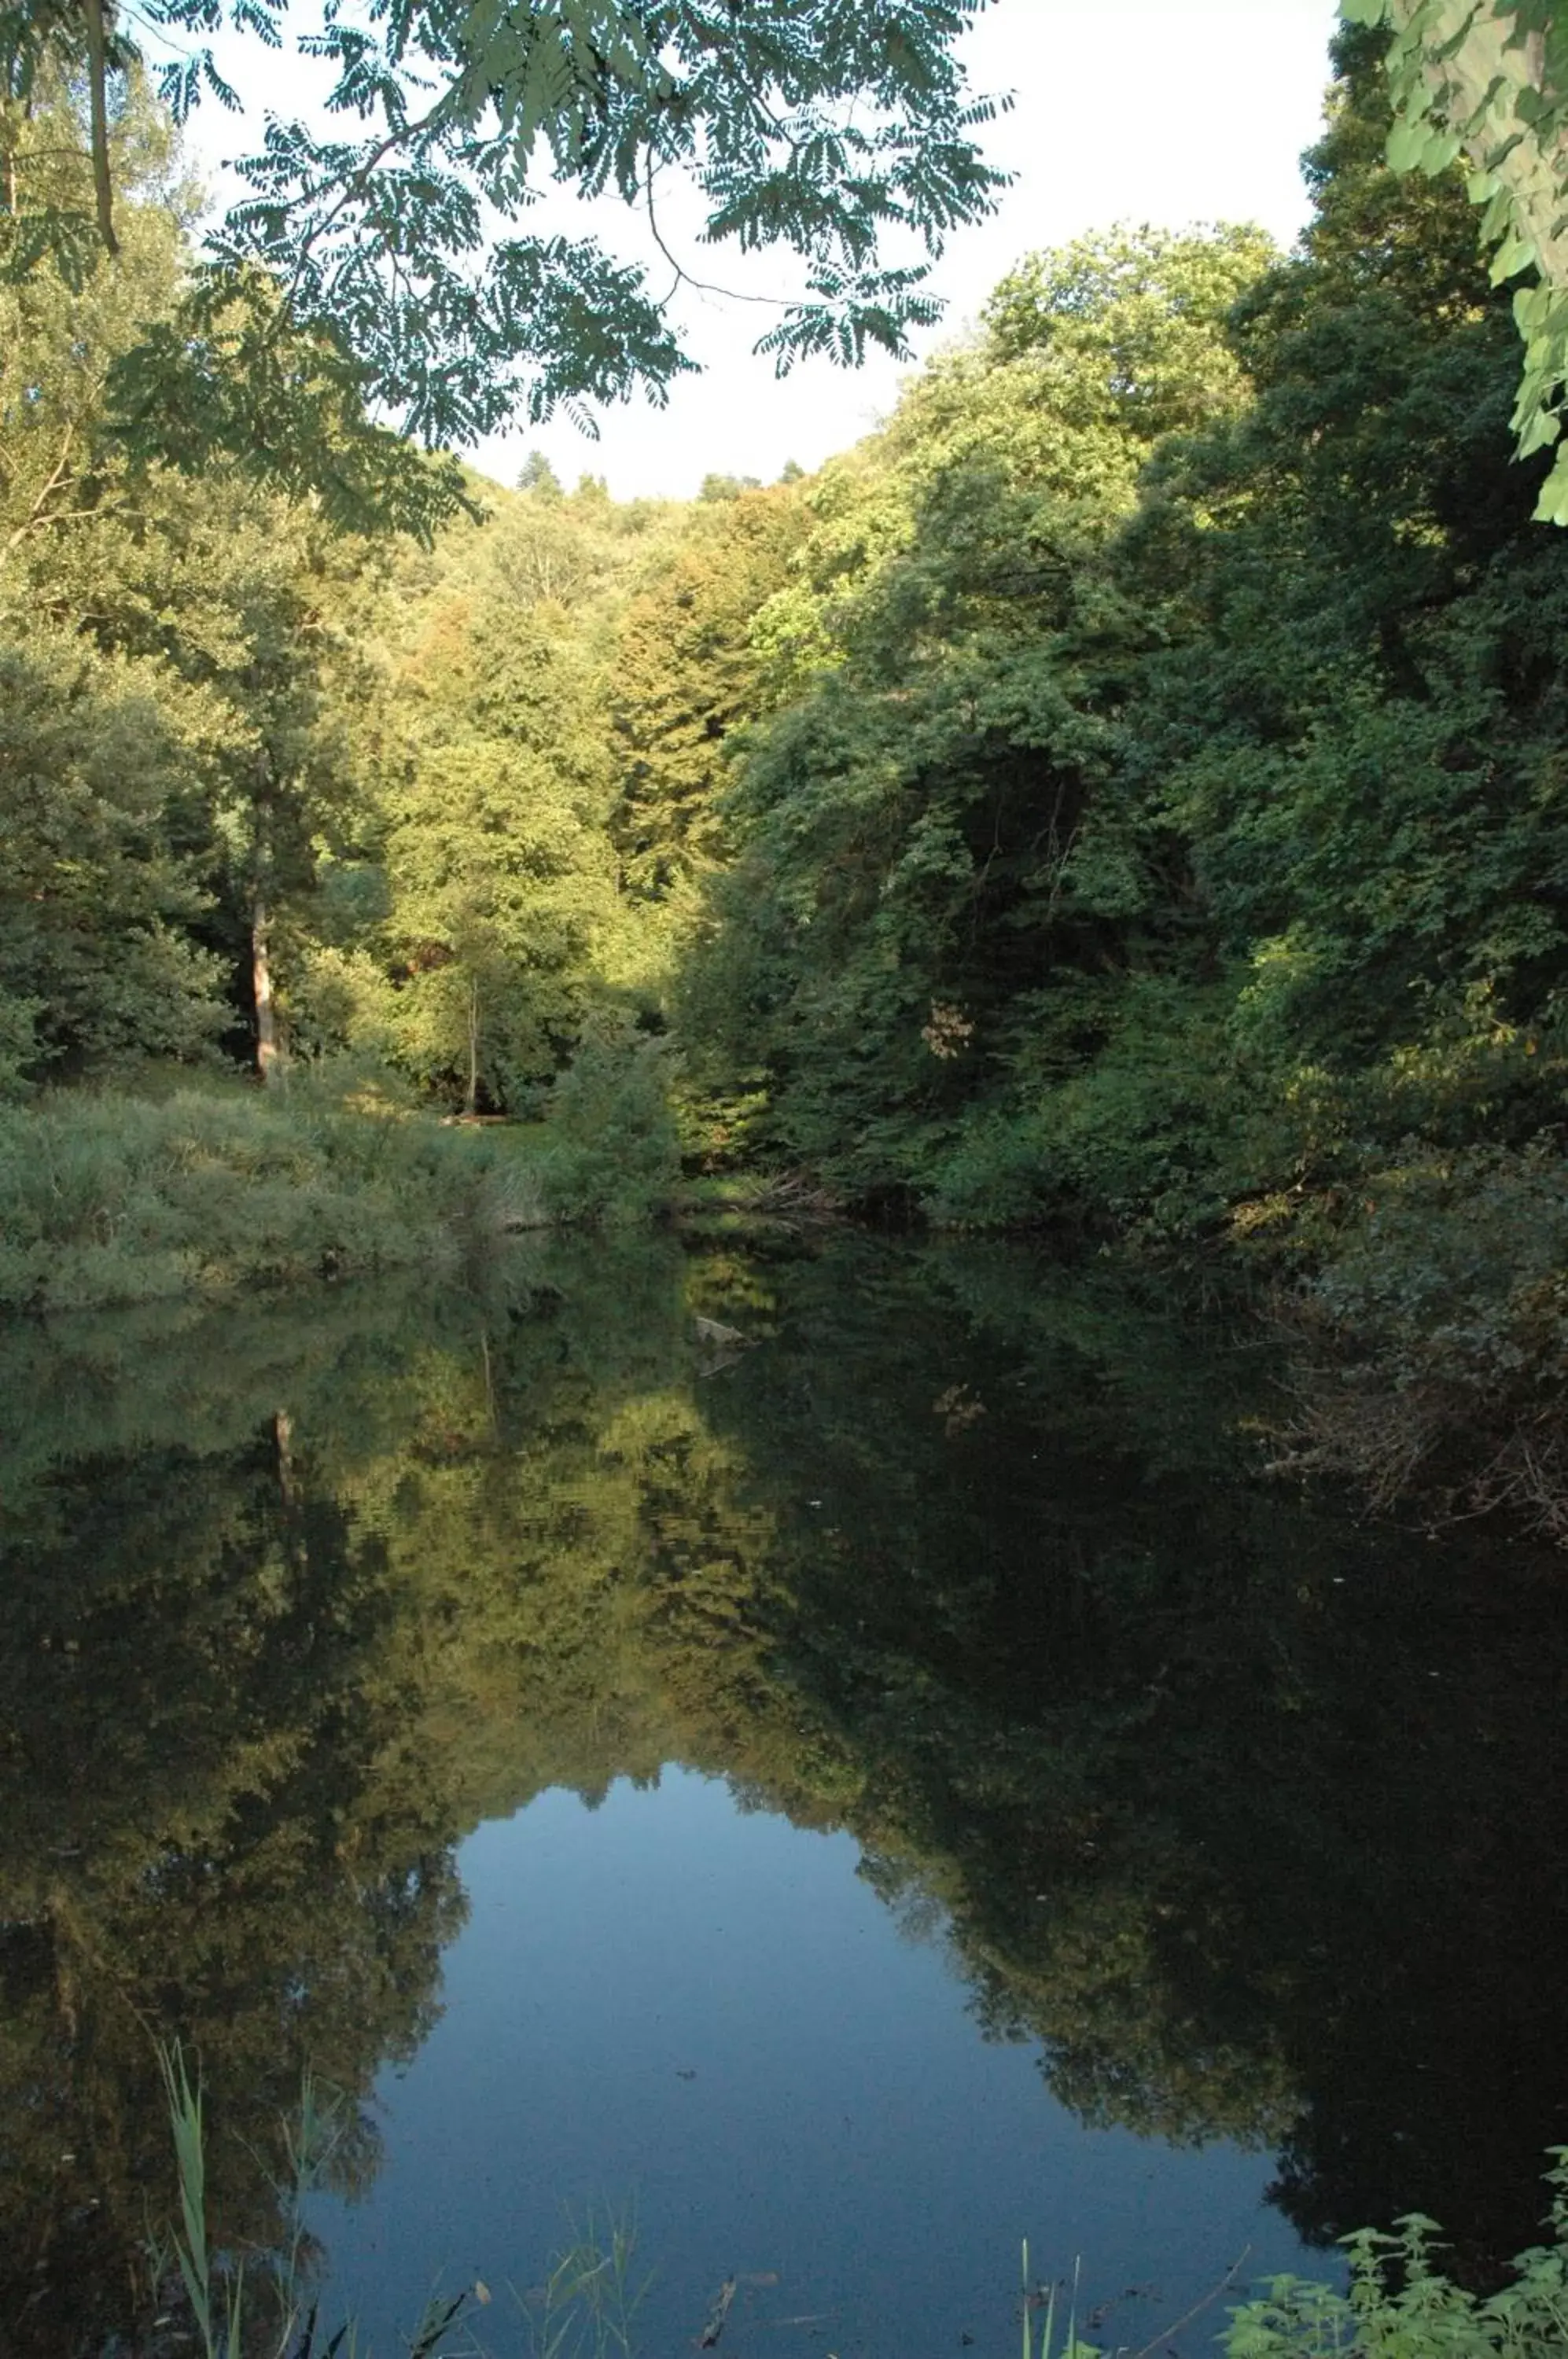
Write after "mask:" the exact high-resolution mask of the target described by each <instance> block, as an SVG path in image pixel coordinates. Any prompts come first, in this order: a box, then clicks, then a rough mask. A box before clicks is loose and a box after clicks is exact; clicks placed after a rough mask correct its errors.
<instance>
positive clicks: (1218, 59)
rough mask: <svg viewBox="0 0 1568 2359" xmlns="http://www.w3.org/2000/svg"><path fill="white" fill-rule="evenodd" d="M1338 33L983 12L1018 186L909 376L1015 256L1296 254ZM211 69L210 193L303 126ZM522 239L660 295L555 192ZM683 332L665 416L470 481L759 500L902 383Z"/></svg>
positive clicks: (607, 425)
mask: <svg viewBox="0 0 1568 2359" xmlns="http://www.w3.org/2000/svg"><path fill="white" fill-rule="evenodd" d="M1335 13H1336V11H1335V5H1334V0H996V5H994V6H992V7H989V8H987V9H986V10H985V13H984V14H983V15H982V16H980V18H979V19H978V21H977V23H976V24H975V27H974V28H973V29H972V30H971V32H970V34H969V35H968V37H967V40H966V43H965V55H966V57H967V58H968V60H969V62H970V67H971V77H972V81H973V83H974V85H975V88H976V89H978V90H981V91H1002V90H1011V91H1013V92H1015V94H1016V98H1017V104H1016V107H1015V109H1014V111H1013V113H1012V114H1008V115H1006V116H1004V117H1003V118H1002V119H1001V120H1000V121H998V122H996V123H995V124H993V125H990V126H989V127H988V128H987V129H986V130H985V134H984V145H985V151H986V153H987V155H988V156H990V157H991V158H992V160H993V161H994V162H996V163H997V164H998V165H1000V166H1002V167H1003V168H1006V169H1007V170H1009V171H1011V172H1012V173H1014V175H1015V176H1016V177H1015V182H1014V185H1013V187H1012V188H1011V189H1010V190H1008V191H1007V195H1006V197H1005V199H1004V201H1003V202H1002V204H1001V206H1000V208H999V210H998V212H996V214H995V215H994V216H993V217H992V218H991V219H990V220H988V221H985V222H983V223H978V224H976V225H975V227H973V228H971V229H967V230H964V231H963V232H961V233H960V234H958V235H957V236H956V237H955V238H954V239H953V243H952V245H951V246H950V247H949V250H948V253H947V255H946V256H945V258H944V260H943V261H942V264H941V265H940V266H939V269H938V272H937V276H936V279H935V282H934V284H935V288H936V291H937V292H938V293H939V294H940V295H942V297H944V298H945V299H946V300H947V302H948V305H949V310H948V314H947V318H946V321H945V322H944V324H943V326H942V328H941V329H939V330H935V331H931V332H926V333H925V334H923V335H922V336H921V337H920V339H919V356H920V357H922V358H923V357H924V356H925V354H926V353H929V352H930V351H931V348H932V347H933V345H935V344H938V343H940V342H942V339H943V337H945V336H951V335H952V333H953V331H954V329H955V328H958V327H961V326H962V325H963V324H964V322H965V321H967V320H969V319H971V318H972V317H973V316H974V314H975V311H976V310H977V309H978V308H979V306H980V304H981V303H982V302H983V301H984V299H985V296H986V295H987V294H988V293H989V291H990V289H991V288H992V287H993V286H994V285H995V284H996V280H997V279H998V278H999V277H1001V276H1002V275H1003V273H1004V272H1005V271H1007V270H1008V269H1009V268H1011V266H1013V264H1014V263H1015V262H1016V261H1017V260H1018V256H1019V255H1022V254H1025V253H1028V252H1029V251H1030V250H1032V249H1033V248H1036V247H1039V246H1042V245H1060V244H1062V243H1064V242H1065V241H1066V240H1068V239H1070V238H1073V237H1077V236H1080V235H1082V234H1083V232H1084V231H1085V230H1089V229H1096V228H1105V226H1106V225H1107V224H1109V223H1112V222H1116V221H1132V222H1145V221H1147V222H1157V223H1164V224H1167V225H1169V226H1171V227H1182V226H1185V225H1186V224H1187V223H1191V222H1194V221H1220V220H1224V221H1258V222H1260V223H1262V224H1263V225H1264V227H1265V228H1267V229H1269V231H1271V232H1272V234H1274V235H1275V236H1276V237H1277V238H1279V240H1281V242H1288V241H1289V240H1290V238H1292V237H1293V236H1294V235H1295V234H1296V231H1297V230H1298V229H1299V228H1300V226H1301V222H1302V221H1303V219H1304V218H1305V213H1306V200H1305V196H1304V193H1303V190H1302V186H1301V174H1300V171H1299V169H1298V165H1297V158H1299V156H1300V154H1301V150H1302V148H1303V147H1307V146H1308V145H1309V143H1310V142H1311V141H1312V139H1314V138H1315V137H1316V136H1317V131H1318V124H1319V115H1320V107H1321V100H1322V92H1323V84H1324V82H1326V80H1327V76H1328V66H1327V51H1328V39H1329V34H1330V31H1331V29H1332V27H1333V24H1334V17H1335ZM311 14H312V10H311V6H310V0H297V5H296V7H295V9H294V12H293V19H294V21H295V22H297V23H298V24H299V25H300V26H301V27H303V26H304V24H305V23H306V22H307V21H308V20H309V19H310V16H311ZM217 48H218V51H219V55H220V57H221V59H222V61H223V70H224V71H225V72H226V73H228V74H229V76H230V78H231V79H232V81H233V82H234V85H235V87H236V89H237V90H238V91H239V92H240V93H241V95H242V96H243V97H244V98H245V101H246V103H247V106H248V109H249V120H248V121H245V122H243V123H242V122H237V121H236V119H235V118H234V116H232V115H229V114H224V113H223V110H222V109H221V108H220V107H218V106H217V105H216V103H205V104H203V106H202V107H201V110H200V111H199V113H198V114H197V116H196V118H195V120H194V122H193V124H192V127H191V149H192V152H193V154H194V156H195V157H196V158H197V160H198V161H199V163H200V164H201V167H202V168H203V170H204V171H205V172H206V173H207V174H209V175H212V174H214V173H215V172H216V170H217V168H218V167H219V165H220V164H221V163H222V161H223V158H225V157H226V156H233V155H235V154H240V153H244V152H245V151H246V150H247V149H251V148H254V147H256V146H258V145H259V139H258V137H257V136H256V133H257V130H258V128H259V119H260V118H261V117H262V116H263V115H264V114H266V113H267V111H268V110H270V111H272V112H275V113H278V114H286V115H292V114H297V113H299V111H300V109H301V107H302V105H304V104H305V103H306V97H307V94H308V92H309V91H310V75H311V72H312V69H310V68H309V67H302V66H301V64H300V61H299V59H298V58H296V57H295V56H294V55H293V54H292V53H291V51H285V52H283V53H273V52H270V51H268V50H267V49H264V48H263V47H262V46H261V44H260V43H259V42H257V41H256V40H254V39H251V40H247V41H244V42H238V41H236V40H235V39H234V38H225V39H223V40H222V41H220V42H219V43H218V44H217ZM348 127H349V129H350V131H351V133H352V130H353V128H354V126H353V125H352V124H351V125H349V126H348ZM339 136H342V126H340V130H339ZM233 193H234V191H233V190H231V192H230V201H232V196H233ZM659 204H660V222H661V225H662V227H663V229H664V232H665V234H666V236H667V238H668V241H669V243H670V245H671V247H672V248H673V250H674V251H675V252H676V253H677V254H678V255H679V256H680V258H681V261H682V263H683V264H684V265H685V266H687V267H688V268H689V270H690V271H691V274H692V275H693V276H694V277H700V278H704V279H711V280H715V281H717V282H719V283H721V284H722V285H724V286H725V287H726V288H736V289H739V290H743V291H745V292H746V294H748V295H750V296H752V297H756V296H758V295H762V296H768V295H778V294H779V293H783V292H788V291H789V288H791V287H792V285H793V284H794V281H793V279H792V278H791V277H790V274H789V269H788V267H787V266H785V265H784V264H783V263H782V262H781V261H779V259H778V258H777V257H767V256H758V257H746V256H742V255H737V254H735V253H734V252H733V250H732V249H730V248H728V247H724V248H721V249H718V250H713V249H708V248H704V247H703V246H702V245H700V244H699V243H698V230H699V228H700V220H699V217H698V215H697V213H696V212H695V210H694V209H693V208H692V207H691V205H689V204H685V203H683V202H682V201H681V192H680V190H678V189H676V188H671V189H670V190H669V191H668V193H667V194H666V195H665V196H664V197H662V198H661V199H660V201H659ZM527 225H528V229H529V230H530V231H538V232H539V233H541V234H566V235H583V234H593V235H595V236H598V237H599V238H600V239H601V240H602V241H603V242H604V244H605V245H608V246H610V247H611V248H612V250H613V251H615V253H617V254H620V255H625V256H626V258H627V259H632V260H638V261H645V262H646V263H647V264H648V274H649V281H650V284H652V285H653V286H655V287H656V288H659V290H661V291H662V289H663V288H665V287H666V286H667V285H668V284H669V279H670V272H669V268H668V266H667V265H666V264H665V263H664V262H663V261H662V260H661V259H660V258H659V255H658V254H657V251H656V249H655V247H654V245H653V244H652V241H651V239H650V238H649V236H648V233H647V230H646V228H645V226H644V225H643V224H642V223H640V221H637V220H634V219H633V218H632V217H631V216H630V215H629V214H628V213H627V212H626V209H625V208H624V207H623V206H621V205H620V204H619V203H617V202H615V201H610V200H605V201H602V202H600V203H599V204H597V205H593V206H583V205H582V204H580V203H579V202H578V201H576V200H575V199H572V198H569V197H564V196H561V195H560V194H558V193H555V192H551V193H550V194H549V195H548V196H547V197H546V199H545V201H543V202H542V203H540V204H539V206H538V207H537V208H536V209H535V210H534V211H532V212H530V213H529V215H528V224H527ZM675 317H676V320H677V323H678V326H679V328H680V330H681V334H682V336H683V338H684V339H685V340H686V342H687V343H688V347H689V349H690V351H691V353H692V356H693V357H694V358H695V359H697V360H699V361H700V362H701V363H702V367H703V370H704V375H702V376H701V377H697V378H689V379H687V380H685V381H684V382H683V383H681V384H679V385H678V386H676V388H675V390H674V392H673V394H672V395H671V398H670V407H669V408H668V409H666V410H657V409H653V408H649V407H648V406H646V405H645V404H643V403H642V402H640V401H639V402H637V403H635V404H634V405H633V406H632V407H631V408H626V409H618V410H615V411H614V412H612V413H610V414H609V415H608V416H607V417H606V418H605V419H604V436H603V440H601V441H600V442H598V443H596V444H595V443H593V442H591V441H587V440H584V438H583V435H582V434H581V433H580V432H579V431H578V430H577V429H576V428H575V427H573V426H572V424H571V423H570V422H569V421H568V420H567V419H564V418H562V419H560V420H559V421H558V422H556V423H554V424H552V425H551V426H549V427H546V428H543V429H539V428H526V429H521V430H520V431H518V432H517V433H515V434H512V435H510V436H496V437H495V438H493V439H492V440H490V441H488V442H487V443H485V445H484V446H483V448H482V449H481V450H480V451H479V452H478V454H477V456H478V460H479V463H480V464H481V465H482V466H483V467H484V468H485V470H486V471H487V472H488V473H491V474H492V475H494V476H495V478H496V479H497V480H498V481H500V482H504V483H510V482H512V481H513V480H514V479H515V478H516V475H517V469H518V466H519V465H520V463H521V461H522V458H523V456H524V453H525V452H526V451H528V449H529V448H530V447H535V446H537V447H539V448H540V449H542V450H544V451H546V452H547V453H548V454H549V456H550V460H551V462H552V463H553V464H554V466H555V467H556V469H557V471H558V472H559V473H560V474H561V476H562V478H563V479H564V480H565V481H566V482H567V483H573V482H575V481H576V479H577V477H578V475H579V474H580V473H583V470H584V469H588V470H590V471H592V472H593V473H596V474H597V473H603V474H604V475H606V476H607V478H608V481H609V484H610V488H611V490H612V491H613V492H614V493H615V495H616V496H617V497H618V498H623V499H626V498H631V497H634V496H636V495H642V494H653V495H674V496H678V497H686V496H689V495H691V493H693V492H695V490H696V489H697V486H698V484H699V483H700V482H701V480H702V476H703V475H704V474H707V473H710V472H714V473H730V474H752V475H757V476H759V477H761V478H762V479H763V480H764V481H771V480H772V479H773V478H774V477H775V476H776V475H777V474H778V473H779V469H780V468H781V467H782V466H783V464H784V462H786V460H788V459H791V458H793V459H795V460H797V461H798V462H800V464H801V465H802V466H805V467H815V466H817V465H819V464H820V463H821V462H822V460H823V459H824V458H826V457H827V456H828V455H829V454H830V453H831V452H833V451H842V450H844V449H845V448H846V447H847V446H848V445H849V444H850V443H852V442H855V441H856V440H858V439H859V438H860V436H861V435H863V434H865V433H866V431H867V430H868V429H869V428H870V426H871V425H872V424H873V423H874V421H875V419H876V418H877V416H878V415H881V414H884V413H886V411H887V409H888V408H891V406H892V402H893V399H894V396H895V393H896V391H897V386H898V377H899V375H900V373H901V372H900V369H899V366H898V364H896V363H894V362H892V361H889V360H886V359H873V360H871V361H869V362H868V363H867V364H866V367H865V368H864V369H863V370H861V371H859V372H857V373H855V374H851V375H845V374H844V371H842V370H839V369H835V368H833V366H831V365H830V364H828V363H826V362H813V363H811V364H809V365H808V366H806V367H805V368H804V369H802V370H800V371H799V372H797V373H796V374H795V375H792V376H790V377H789V378H788V379H786V380H785V381H783V382H782V383H780V382H779V381H777V380H776V379H775V378H774V377H773V375H772V373H771V364H770V363H769V362H768V361H766V360H757V359H755V358H753V356H752V351H751V348H752V346H753V344H754V343H755V342H756V341H757V337H758V336H759V335H760V334H761V333H763V332H764V331H765V330H766V328H767V327H768V325H769V324H770V323H771V320H772V317H773V314H772V313H771V312H769V311H768V310H763V309H759V308H757V304H756V303H755V302H735V301H727V302H726V301H724V300H721V299H717V298H714V297H713V296H707V295H700V294H695V293H691V292H686V293H683V294H682V296H681V299H680V302H679V303H678V305H677V307H676V313H675Z"/></svg>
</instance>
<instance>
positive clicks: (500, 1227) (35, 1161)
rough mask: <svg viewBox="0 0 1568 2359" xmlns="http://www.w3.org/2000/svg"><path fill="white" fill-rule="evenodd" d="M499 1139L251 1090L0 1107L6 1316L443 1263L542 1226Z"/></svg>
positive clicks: (0, 1271) (528, 1189) (522, 1170)
mask: <svg viewBox="0 0 1568 2359" xmlns="http://www.w3.org/2000/svg"><path fill="white" fill-rule="evenodd" d="M531 1169H532V1167H531V1164H530V1161H529V1158H528V1156H527V1155H526V1154H525V1153H519V1152H518V1151H517V1148H516V1147H514V1146H513V1144H512V1143H511V1142H510V1141H508V1140H506V1138H505V1136H504V1135H503V1134H496V1133H494V1132H490V1131H484V1130H482V1131H470V1130H465V1129H463V1128H461V1127H457V1126H451V1125H443V1124H441V1123H440V1122H437V1121H435V1120H434V1119H432V1118H430V1116H426V1115H419V1114H408V1113H406V1112H403V1111H400V1110H395V1109H390V1108H385V1107H377V1106H375V1105H374V1104H370V1105H357V1106H356V1105H354V1104H353V1103H334V1102H332V1100H330V1099H325V1100H322V1101H320V1102H312V1100H311V1099H310V1097H309V1096H308V1095H307V1094H305V1093H299V1092H291V1093H289V1096H288V1097H287V1098H286V1099H277V1100H275V1099H272V1098H269V1097H267V1096H264V1095H263V1094H262V1093H261V1092H259V1091H258V1090H256V1089H249V1090H222V1091H215V1090H211V1089H207V1090H185V1091H180V1092H177V1093H174V1094H172V1095H170V1096H168V1097H165V1098H160V1099H155V1100H143V1099H136V1098H125V1097H115V1096H108V1095H99V1094H96V1093H86V1092H80V1093H64V1092H62V1093H59V1094H57V1095H54V1096H51V1097H48V1098H44V1099H41V1100H39V1101H37V1102H36V1103H32V1104H28V1105H21V1106H4V1107H0V1310H27V1311H54V1310H82V1309H87V1308H91V1307H95V1306H100V1305H107V1304H112V1303H127V1302H144V1301H152V1300H157V1299H163V1298H168V1297H170V1296H178V1295H187V1294H195V1295H201V1294H205V1295H212V1296H223V1295H232V1294H235V1293H241V1292H247V1291H250V1290H252V1289H256V1288H266V1287H274V1286H294V1285H299V1284H301V1283H305V1282H310V1281H317V1280H321V1279H330V1278H343V1277H358V1276H364V1275H366V1274H369V1273H373V1272H376V1271H381V1270H387V1269H396V1268H399V1267H408V1266H419V1267H428V1266H430V1265H431V1264H432V1263H434V1264H435V1265H436V1266H441V1264H443V1263H445V1264H449V1265H450V1266H452V1267H453V1269H456V1268H457V1267H458V1266H461V1263H462V1261H463V1256H464V1255H465V1253H467V1252H469V1251H470V1250H471V1249H473V1248H474V1246H475V1245H484V1244H485V1243H486V1242H490V1241H494V1240H495V1238H496V1237H498V1236H500V1235H503V1234H506V1233H507V1232H508V1231H511V1230H513V1229H517V1228H522V1227H528V1226H530V1225H536V1224H540V1223H544V1222H545V1221H547V1220H548V1218H549V1217H550V1216H549V1213H548V1212H547V1210H546V1209H545V1207H544V1204H543V1201H542V1198H541V1196H540V1192H539V1188H538V1186H537V1184H536V1183H535V1182H534V1181H533V1180H532V1177H531Z"/></svg>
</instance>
